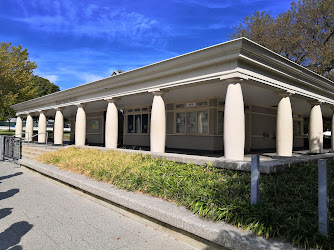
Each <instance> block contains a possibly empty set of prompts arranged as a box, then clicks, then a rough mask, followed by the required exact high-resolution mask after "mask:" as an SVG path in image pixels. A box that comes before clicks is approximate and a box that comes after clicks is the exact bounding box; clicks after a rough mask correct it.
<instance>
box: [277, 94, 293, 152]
mask: <svg viewBox="0 0 334 250" xmlns="http://www.w3.org/2000/svg"><path fill="white" fill-rule="evenodd" d="M278 95H279V96H280V97H281V100H280V101H279V103H278V107H277V118H276V151H277V155H278V156H292V148H293V118H292V108H291V102H290V97H289V95H290V94H289V93H278Z"/></svg>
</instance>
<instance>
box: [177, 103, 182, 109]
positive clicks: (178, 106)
mask: <svg viewBox="0 0 334 250" xmlns="http://www.w3.org/2000/svg"><path fill="white" fill-rule="evenodd" d="M175 108H177V109H179V108H184V104H176V105H175Z"/></svg>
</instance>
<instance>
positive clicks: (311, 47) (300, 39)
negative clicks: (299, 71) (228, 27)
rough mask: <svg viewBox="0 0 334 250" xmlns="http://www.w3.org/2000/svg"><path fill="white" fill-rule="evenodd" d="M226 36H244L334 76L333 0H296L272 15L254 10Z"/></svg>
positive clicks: (333, 77) (299, 62)
mask: <svg viewBox="0 0 334 250" xmlns="http://www.w3.org/2000/svg"><path fill="white" fill-rule="evenodd" d="M233 28H234V33H233V34H232V35H231V36H230V38H233V39H234V38H239V37H247V38H249V39H251V40H253V41H255V42H257V43H259V44H261V45H263V46H265V47H266V48H268V49H271V50H273V51H275V52H277V53H279V54H281V55H283V56H285V57H287V58H289V59H290V60H292V61H294V62H296V63H298V64H301V65H303V66H305V67H307V68H309V69H310V70H313V71H314V72H316V73H318V74H320V75H323V76H325V77H328V78H330V79H332V80H334V0H320V1H319V0H298V1H293V2H292V3H291V8H290V9H289V10H287V11H285V12H283V13H281V14H279V15H278V16H277V17H276V18H275V17H273V16H271V15H270V13H266V12H264V11H263V12H259V11H256V12H255V13H254V14H253V15H252V16H250V17H249V16H247V17H246V18H245V19H244V22H243V23H242V24H240V25H238V26H234V27H233Z"/></svg>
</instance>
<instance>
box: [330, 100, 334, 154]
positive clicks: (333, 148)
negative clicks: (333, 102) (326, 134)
mask: <svg viewBox="0 0 334 250" xmlns="http://www.w3.org/2000/svg"><path fill="white" fill-rule="evenodd" d="M332 110H333V114H332V131H331V142H332V143H331V144H332V152H334V107H333V108H332Z"/></svg>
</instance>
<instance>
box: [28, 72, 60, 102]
mask: <svg viewBox="0 0 334 250" xmlns="http://www.w3.org/2000/svg"><path fill="white" fill-rule="evenodd" d="M31 80H32V85H33V87H34V88H36V94H35V98H36V97H40V96H44V95H49V94H52V93H55V92H58V91H60V89H59V86H57V85H55V84H53V83H51V82H50V81H49V80H48V79H45V78H43V77H40V76H38V75H33V76H32V78H31Z"/></svg>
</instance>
